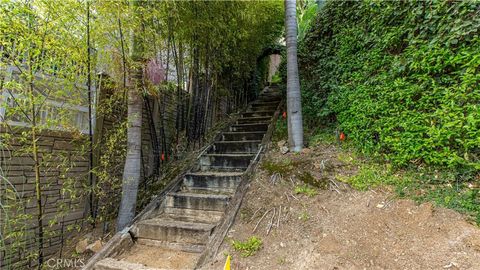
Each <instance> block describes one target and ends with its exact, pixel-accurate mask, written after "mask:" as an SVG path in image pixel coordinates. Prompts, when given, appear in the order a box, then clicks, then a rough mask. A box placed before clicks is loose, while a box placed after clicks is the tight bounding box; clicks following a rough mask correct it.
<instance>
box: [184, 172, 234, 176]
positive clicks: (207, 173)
mask: <svg viewBox="0 0 480 270" xmlns="http://www.w3.org/2000/svg"><path fill="white" fill-rule="evenodd" d="M187 175H194V176H220V177H221V176H242V175H243V172H219V171H201V172H190V173H188V174H187Z"/></svg>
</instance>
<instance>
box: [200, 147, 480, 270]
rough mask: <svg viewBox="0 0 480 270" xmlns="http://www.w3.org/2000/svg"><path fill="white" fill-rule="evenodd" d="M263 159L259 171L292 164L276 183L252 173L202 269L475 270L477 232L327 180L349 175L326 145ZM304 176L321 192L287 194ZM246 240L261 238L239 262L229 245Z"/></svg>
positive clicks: (406, 203) (445, 214)
mask: <svg viewBox="0 0 480 270" xmlns="http://www.w3.org/2000/svg"><path fill="white" fill-rule="evenodd" d="M266 160H267V163H264V166H263V168H266V167H268V162H273V163H272V164H276V163H274V162H284V163H285V164H287V163H288V164H293V165H292V166H290V167H285V166H284V167H280V168H277V169H279V170H283V169H285V171H286V172H284V175H285V176H284V177H283V178H281V179H280V177H276V178H275V177H274V178H272V177H271V171H272V170H271V169H270V172H267V171H266V170H265V169H261V168H259V169H258V170H257V174H256V175H255V177H254V179H253V180H252V182H251V186H250V188H249V191H248V193H247V195H246V197H245V200H244V202H243V205H242V208H241V210H240V213H239V215H238V216H237V219H236V221H235V224H234V226H233V227H232V228H231V230H230V232H229V235H228V237H229V238H228V239H226V241H225V242H224V244H223V246H222V247H221V249H220V251H219V254H218V256H217V257H216V260H215V261H214V262H212V263H211V264H209V265H207V266H205V269H223V265H224V262H225V257H226V254H230V255H232V269H480V228H479V227H477V226H475V225H472V224H470V223H468V222H467V221H465V218H464V216H462V215H461V214H459V213H457V212H455V211H452V210H448V209H443V208H436V207H433V206H432V205H431V204H428V203H427V204H422V205H417V204H416V203H415V202H413V201H411V200H396V199H394V195H393V194H392V193H390V192H389V191H385V190H375V191H368V192H358V191H355V190H352V189H351V188H349V187H348V186H347V185H345V184H342V183H338V182H336V183H333V182H331V181H330V180H333V179H335V176H336V175H337V174H339V173H342V174H346V175H348V174H352V173H355V168H354V167H351V166H347V165H345V164H343V163H342V162H340V161H339V160H338V159H337V154H336V151H335V149H334V147H333V146H329V147H326V148H325V147H323V148H316V149H312V150H310V151H306V153H303V154H301V155H293V154H286V155H282V154H280V153H278V151H275V150H273V151H272V152H271V153H269V154H268V155H267V157H266ZM285 160H287V162H285ZM322 161H323V162H322ZM265 164H267V166H266V165H265ZM270 167H272V166H270ZM305 172H308V173H307V176H308V174H310V175H311V176H313V178H314V179H317V180H318V179H321V180H320V182H321V183H319V184H320V185H322V183H323V184H326V186H327V189H324V190H318V191H317V194H316V195H314V196H308V195H305V194H298V193H295V191H294V190H295V186H301V184H300V183H301V181H300V180H298V179H299V178H302V176H301V175H305ZM299 175H300V176H301V177H298V176H299ZM303 178H306V179H307V180H308V177H305V176H303ZM304 180H305V179H304ZM328 187H329V188H328ZM273 209H275V210H273ZM267 211H269V212H268V213H267V214H265V212H267ZM262 216H264V217H263V219H261V217H262ZM279 216H280V219H278V217H279ZM259 221H260V223H259ZM257 223H258V226H257ZM270 223H271V225H270ZM277 225H278V227H277ZM255 226H257V229H256V230H255V232H253V231H254V228H255ZM269 227H271V229H270V232H269V233H268V234H267V231H268V228H269ZM253 235H255V236H257V237H259V238H261V240H262V242H263V244H262V247H261V249H260V250H259V251H257V252H256V254H255V255H253V256H249V257H241V255H240V252H238V251H235V250H234V249H233V248H232V246H231V241H232V240H241V241H245V240H247V239H248V238H250V237H251V236H253Z"/></svg>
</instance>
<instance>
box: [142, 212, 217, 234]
mask: <svg viewBox="0 0 480 270" xmlns="http://www.w3.org/2000/svg"><path fill="white" fill-rule="evenodd" d="M139 224H146V225H154V226H161V227H172V228H181V229H191V230H199V231H211V230H212V229H213V228H215V226H217V224H215V223H201V222H198V221H184V220H182V219H181V218H175V216H162V215H160V216H158V217H155V218H151V219H146V220H142V221H141V222H140V223H139Z"/></svg>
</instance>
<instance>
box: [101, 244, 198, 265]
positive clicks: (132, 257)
mask: <svg viewBox="0 0 480 270" xmlns="http://www.w3.org/2000/svg"><path fill="white" fill-rule="evenodd" d="M197 259H198V253H193V252H186V251H180V250H174V249H169V248H162V247H158V246H149V245H141V244H136V245H134V246H133V247H132V248H130V249H129V250H128V251H127V252H125V253H124V254H122V255H121V256H119V261H120V262H123V263H124V264H134V265H135V266H137V267H144V268H126V269H128V270H130V269H132V270H134V269H135V270H140V269H141V270H144V269H145V270H150V269H154V270H158V269H162V270H166V269H193V268H194V267H195V264H196V262H197ZM110 263H115V262H113V261H110Z"/></svg>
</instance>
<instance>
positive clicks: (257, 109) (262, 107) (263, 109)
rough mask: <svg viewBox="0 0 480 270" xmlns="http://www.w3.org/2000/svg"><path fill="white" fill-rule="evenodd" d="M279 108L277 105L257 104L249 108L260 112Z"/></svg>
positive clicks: (250, 110) (251, 110)
mask: <svg viewBox="0 0 480 270" xmlns="http://www.w3.org/2000/svg"><path fill="white" fill-rule="evenodd" d="M276 109H277V106H276V105H275V106H257V107H251V108H250V109H248V111H249V112H258V111H275V110H276Z"/></svg>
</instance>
